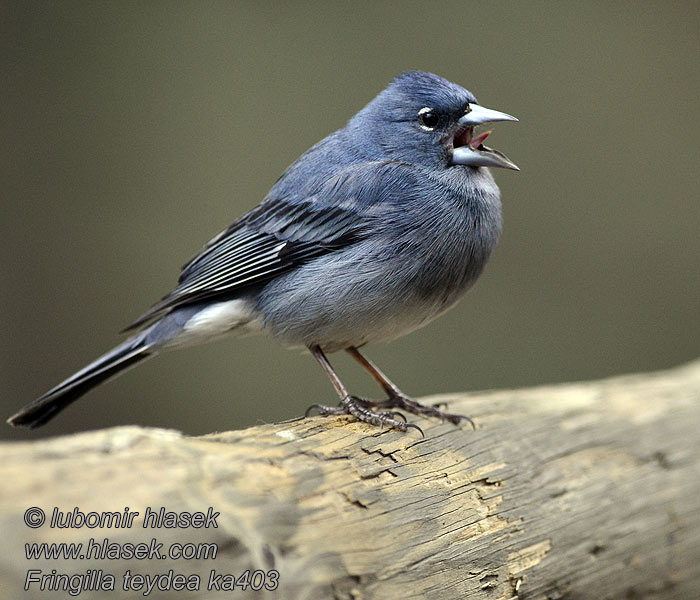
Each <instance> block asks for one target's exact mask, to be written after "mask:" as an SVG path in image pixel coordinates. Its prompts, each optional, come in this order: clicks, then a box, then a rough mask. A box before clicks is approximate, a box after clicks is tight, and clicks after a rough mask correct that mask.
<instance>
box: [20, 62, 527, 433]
mask: <svg viewBox="0 0 700 600" xmlns="http://www.w3.org/2000/svg"><path fill="white" fill-rule="evenodd" d="M498 121H517V119H516V118H515V117H513V116H511V115H509V114H506V113H503V112H500V111H497V110H493V109H489V108H486V107H484V106H482V105H480V104H479V103H478V102H477V99H476V98H475V96H474V95H473V94H472V93H471V92H469V91H468V90H466V89H465V88H463V87H461V86H459V85H457V84H455V83H452V82H451V81H448V80H447V79H444V78H443V77H440V76H438V75H435V74H433V73H428V72H425V71H407V72H404V73H402V74H400V75H398V76H397V77H395V78H394V79H393V80H392V81H391V82H390V83H389V85H388V86H387V87H386V88H385V89H384V90H383V91H381V92H380V93H379V94H378V95H377V96H376V97H375V98H374V99H373V100H371V101H370V102H369V103H368V104H367V105H366V106H365V107H364V108H362V109H361V110H360V111H359V112H358V113H356V114H355V115H354V116H353V117H351V118H350V120H349V121H348V122H347V124H346V125H345V126H344V127H343V128H341V129H339V130H338V131H335V132H334V133H331V134H330V135H328V136H327V137H326V138H324V139H323V140H321V141H320V142H318V143H317V144H316V145H314V146H312V147H311V148H310V149H309V150H308V151H306V152H305V153H304V154H302V155H301V156H300V157H299V158H298V159H297V160H296V161H295V162H294V163H292V165H291V166H290V167H288V169H287V170H286V171H285V172H284V173H283V174H282V175H281V177H280V178H279V179H278V180H277V182H276V183H275V184H274V185H273V186H272V188H271V189H270V191H269V192H268V194H267V195H266V197H265V198H264V199H263V200H262V202H261V203H260V204H259V205H257V206H256V207H255V208H253V209H252V210H250V211H249V212H247V213H246V214H244V215H243V216H241V217H240V218H239V219H237V220H236V221H235V222H234V223H233V224H231V225H230V226H229V227H227V228H226V229H224V230H223V231H222V232H221V233H219V234H218V235H216V236H215V237H214V238H213V239H211V240H210V241H209V242H208V243H207V244H206V245H205V246H204V247H203V248H202V250H201V251H200V252H199V253H198V254H197V255H196V256H194V258H192V259H191V260H190V261H188V262H187V263H186V264H185V265H184V266H183V267H182V270H181V273H180V276H179V279H178V283H177V285H176V286H175V287H174V289H173V290H172V291H171V292H170V293H168V294H167V295H166V296H165V297H163V298H162V299H161V300H160V301H159V302H157V303H156V304H154V305H153V306H152V307H151V308H150V309H149V310H148V311H147V312H146V313H145V314H143V315H142V316H141V317H139V318H138V319H136V320H135V321H134V322H133V323H132V324H131V325H129V326H128V327H127V328H126V329H125V330H124V332H131V337H129V338H128V339H127V340H126V341H124V342H123V343H121V344H119V345H118V346H116V347H115V348H113V349H112V350H110V351H109V352H107V353H106V354H104V355H103V356H101V357H99V358H98V359H96V360H95V361H93V362H92V363H90V364H88V365H87V366H86V367H84V368H83V369H81V370H80V371H78V372H77V373H75V374H73V375H72V376H70V377H69V378H68V379H66V380H65V381H63V382H62V383H59V384H58V385H57V386H55V387H54V388H52V389H51V390H49V391H48V392H46V393H45V394H44V395H43V396H41V397H40V398H38V399H37V400H35V401H34V402H32V403H31V404H28V405H27V406H26V407H24V408H22V409H21V410H20V411H19V412H17V413H16V414H15V415H13V416H11V417H10V418H9V419H8V423H10V424H11V425H14V426H24V427H29V428H34V427H38V426H40V425H43V424H45V423H46V422H48V421H49V420H50V419H52V418H54V417H55V416H56V415H57V414H58V413H59V412H60V411H61V410H63V409H64V408H66V407H67V406H68V405H69V404H71V403H72V402H74V401H75V400H77V399H78V398H79V397H81V396H82V395H83V394H85V393H86V392H87V391H89V390H90V389H92V388H93V387H95V386H97V385H98V384H100V383H102V382H104V381H106V380H107V379H110V378H111V377H113V376H114V375H116V374H117V373H119V372H121V371H124V370H125V369H127V368H129V367H132V366H134V365H136V364H137V363H141V362H143V361H144V360H146V359H147V358H150V357H153V356H155V355H157V354H159V353H160V352H164V351H167V350H170V349H175V348H181V347H186V346H192V345H196V344H200V343H203V342H207V341H210V340H212V339H216V338H220V337H221V336H224V335H228V334H250V333H260V332H262V333H267V334H269V335H271V336H272V337H273V338H275V339H276V340H278V341H279V342H281V343H282V344H283V345H285V346H287V347H291V348H294V347H306V348H308V350H309V351H310V353H311V354H312V355H313V356H314V358H315V359H316V360H317V361H318V363H319V364H320V366H321V367H322V369H323V370H324V371H325V373H326V375H327V376H328V378H329V379H330V381H331V383H332V385H333V387H334V389H335V392H336V393H337V395H338V397H339V403H338V404H337V405H326V404H314V405H312V406H311V407H309V408H310V409H317V410H318V412H319V414H320V415H321V416H325V417H328V416H331V415H341V414H342V415H351V416H352V417H354V418H355V419H356V420H359V421H362V422H365V423H368V424H370V425H374V426H381V427H387V428H392V429H396V430H399V431H403V432H405V431H407V430H408V429H409V428H415V429H418V430H419V431H420V432H421V434H423V431H422V429H421V428H420V427H419V426H417V425H415V424H413V423H407V420H406V417H405V415H404V414H403V412H409V413H412V414H416V415H422V416H423V417H437V418H441V419H443V420H447V421H450V422H452V423H455V424H459V423H460V422H461V420H462V419H467V420H470V419H468V418H467V417H464V416H461V415H455V414H451V413H448V412H445V411H443V410H441V409H440V408H439V407H438V406H424V405H422V404H420V403H418V402H417V401H415V400H413V399H412V398H411V397H409V396H407V395H406V394H404V393H403V392H402V391H401V390H400V389H399V388H398V387H397V386H396V385H395V384H394V383H393V382H392V381H391V380H389V378H388V377H387V376H386V375H385V374H384V373H383V372H382V371H380V369H379V368H378V367H377V366H376V365H375V364H374V363H373V362H372V361H370V360H369V359H368V358H366V357H365V355H364V354H362V353H360V348H363V347H364V346H366V345H368V344H372V343H377V342H384V341H390V340H392V339H395V338H397V337H399V336H402V335H404V334H407V333H409V332H411V331H413V330H416V329H418V328H419V327H423V326H424V325H426V324H427V323H429V322H430V321H432V320H433V319H435V318H436V317H438V316H440V315H441V314H443V313H444V312H445V311H447V310H448V309H450V308H451V307H453V306H454V305H455V304H456V303H457V301H458V300H459V299H460V298H461V297H462V296H463V295H464V294H465V292H466V291H467V290H468V289H469V288H470V287H471V286H472V285H473V283H474V282H475V281H476V279H477V278H478V277H479V275H480V274H481V272H482V270H483V268H484V266H485V264H486V262H487V260H488V259H489V256H490V254H491V252H492V250H493V249H494V247H495V246H496V244H497V242H498V240H499V237H500V234H501V229H502V225H501V223H502V221H501V201H500V192H499V189H498V187H497V185H496V183H495V181H494V178H493V175H492V174H491V172H490V168H491V167H493V168H505V169H511V170H519V169H518V167H517V166H516V165H515V164H514V163H513V162H512V161H511V160H510V159H508V158H507V157H506V156H505V155H504V154H502V153H501V152H498V151H497V150H494V149H492V148H489V147H487V146H485V145H484V141H485V140H486V138H487V137H488V136H489V134H490V133H491V131H484V132H482V133H477V132H476V131H475V128H476V127H478V126H480V125H484V124H487V123H493V122H498ZM339 351H346V352H347V353H349V354H350V356H352V357H353V358H354V359H355V360H357V361H358V362H359V364H360V365H361V366H362V367H363V368H364V369H366V370H367V371H368V373H369V374H370V375H371V376H372V378H373V379H374V380H375V381H376V382H377V383H378V384H379V386H380V387H381V388H382V389H383V390H384V392H385V393H386V394H387V398H386V399H385V400H380V401H372V400H368V399H365V398H360V397H358V396H353V395H351V394H350V393H349V392H348V390H347V388H346V387H345V385H344V384H343V383H342V381H341V380H340V378H339V377H338V375H337V374H336V372H335V370H334V369H333V367H332V365H331V363H330V362H329V360H328V357H327V355H328V354H331V353H334V352H339ZM394 409H397V410H394ZM401 411H403V412H401ZM308 414H309V411H307V416H308Z"/></svg>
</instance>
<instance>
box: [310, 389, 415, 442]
mask: <svg viewBox="0 0 700 600" xmlns="http://www.w3.org/2000/svg"><path fill="white" fill-rule="evenodd" d="M371 406H375V403H374V402H372V401H370V400H365V399H364V398H358V397H357V396H347V397H346V398H344V399H343V400H342V401H341V403H340V404H339V405H338V406H327V405H325V404H312V405H311V406H309V408H307V409H306V413H305V414H304V416H305V417H308V416H309V413H310V412H311V411H312V410H313V409H316V410H318V412H319V415H320V416H321V417H328V416H330V415H352V416H353V417H355V418H356V419H357V420H358V421H363V422H364V423H369V424H370V425H379V426H382V427H384V426H386V427H389V428H391V429H397V430H398V431H408V430H409V429H417V430H418V431H419V432H420V434H421V435H422V436H423V437H425V434H424V433H423V430H422V429H421V428H420V427H418V425H414V424H413V423H406V417H404V416H403V415H402V414H401V413H400V412H396V411H393V410H376V411H375V410H372V408H371Z"/></svg>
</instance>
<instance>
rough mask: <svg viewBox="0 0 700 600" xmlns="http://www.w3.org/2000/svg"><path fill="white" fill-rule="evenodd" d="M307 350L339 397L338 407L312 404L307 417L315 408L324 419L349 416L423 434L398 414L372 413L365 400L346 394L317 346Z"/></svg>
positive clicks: (341, 383)
mask: <svg viewBox="0 0 700 600" xmlns="http://www.w3.org/2000/svg"><path fill="white" fill-rule="evenodd" d="M309 350H310V351H311V354H313V355H314V358H315V359H316V360H317V361H318V363H319V364H320V365H321V367H322V368H323V370H324V371H325V372H326V375H328V378H329V379H330V380H331V383H332V384H333V387H334V388H335V391H336V393H337V394H338V396H340V404H339V405H338V406H326V405H324V404H312V405H311V406H310V407H309V408H308V409H307V411H306V414H307V416H308V413H309V411H310V410H311V409H313V408H316V409H318V411H319V413H320V414H321V416H322V417H326V416H328V415H338V414H349V415H352V416H353V417H355V418H356V419H358V420H359V421H364V422H365V423H370V424H371V425H386V426H387V427H391V428H392V429H398V430H399V431H407V430H408V429H409V428H413V429H417V430H418V431H420V432H421V435H422V434H423V430H422V429H421V428H420V427H418V426H417V425H414V424H413V423H406V420H405V418H404V417H403V415H401V414H400V413H396V412H393V411H390V410H384V411H374V410H372V409H371V408H370V406H369V402H368V401H367V400H363V399H362V398H357V397H355V396H351V395H350V394H348V391H347V389H345V386H344V385H343V382H342V381H340V377H338V375H337V374H336V372H335V371H334V369H333V367H332V366H331V363H330V362H329V361H328V359H327V358H326V355H325V354H324V353H323V351H322V350H321V348H319V347H318V346H309ZM397 415H398V416H400V417H401V418H402V419H403V421H400V420H398V419H396V418H394V417H396V416H397Z"/></svg>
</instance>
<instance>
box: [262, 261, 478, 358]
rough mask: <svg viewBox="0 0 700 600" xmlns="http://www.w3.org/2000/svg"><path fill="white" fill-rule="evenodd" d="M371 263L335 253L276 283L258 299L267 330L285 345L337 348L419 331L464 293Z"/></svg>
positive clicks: (267, 287) (387, 339)
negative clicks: (429, 285) (426, 284)
mask: <svg viewBox="0 0 700 600" xmlns="http://www.w3.org/2000/svg"><path fill="white" fill-rule="evenodd" d="M373 264H374V265H375V266H374V267H372V268H370V267H367V266H366V265H367V263H362V262H361V261H359V260H358V257H357V256H356V255H354V253H347V255H345V256H338V255H337V254H336V255H334V256H333V259H332V261H331V260H328V261H326V260H323V259H321V260H317V261H314V263H312V264H307V265H305V266H304V267H303V268H301V269H299V270H298V271H296V272H292V273H290V274H288V275H285V276H282V277H280V278H278V279H276V280H274V281H272V282H271V283H270V284H268V285H267V286H266V288H265V290H264V291H263V292H262V293H261V294H260V296H259V298H258V302H257V310H258V311H259V312H260V313H261V314H262V315H263V317H264V319H263V323H264V324H263V328H264V329H265V330H267V331H268V332H269V333H270V334H271V335H272V336H273V337H275V338H277V339H278V340H279V341H280V342H282V343H284V344H286V345H290V346H300V345H305V346H310V345H318V346H320V347H321V348H323V349H324V350H326V351H328V352H334V351H337V350H342V349H344V348H348V347H350V346H362V345H364V344H368V343H374V342H381V341H389V340H392V339H395V338H397V337H399V336H402V335H405V334H407V333H409V332H411V331H413V330H415V329H418V328H419V327H422V326H423V325H426V324H427V323H429V322H430V321H432V320H433V319H435V318H436V317H437V316H439V315H440V314H442V313H443V312H445V311H446V310H447V309H449V308H450V307H451V306H453V305H454V304H455V303H456V301H457V300H458V299H459V298H460V297H461V296H462V294H463V293H464V292H465V291H466V287H464V286H463V287H462V288H460V289H457V288H455V289H451V290H447V289H442V287H443V285H444V282H442V281H440V282H438V285H437V286H436V287H435V288H434V289H432V290H431V291H429V292H427V293H426V289H424V288H421V286H417V285H415V282H411V281H409V280H408V279H407V277H408V275H407V274H405V273H400V272H397V269H395V268H390V267H383V268H380V269H378V268H377V265H380V264H381V263H378V262H373Z"/></svg>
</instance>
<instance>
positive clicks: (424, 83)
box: [349, 71, 519, 170]
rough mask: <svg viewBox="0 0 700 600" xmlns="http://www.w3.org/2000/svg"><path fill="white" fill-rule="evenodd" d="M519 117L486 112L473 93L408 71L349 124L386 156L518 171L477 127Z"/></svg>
mask: <svg viewBox="0 0 700 600" xmlns="http://www.w3.org/2000/svg"><path fill="white" fill-rule="evenodd" d="M494 121H517V119H516V118H515V117H512V116H510V115H507V114H505V113H502V112H499V111H496V110H491V109H489V108H485V107H483V106H481V105H479V104H478V103H477V100H476V98H475V97H474V95H473V94H472V93H471V92H469V91H467V90H465V89H464V88H463V87H460V86H458V85H456V84H454V83H452V82H450V81H447V80H446V79H443V78H442V77H439V76H438V75H433V74H432V73H426V72H423V71H407V72H406V73H403V74H401V75H399V76H398V77H397V78H396V79H394V80H393V81H392V82H391V84H389V86H388V87H387V88H386V89H385V90H384V91H383V92H381V93H380V94H379V95H378V96H377V97H376V98H375V99H374V100H372V102H370V103H369V104H368V105H367V106H366V107H365V108H364V109H363V110H361V111H360V112H359V113H358V114H357V115H355V117H353V119H352V120H351V121H350V123H349V125H350V130H351V131H352V132H353V134H354V135H360V136H362V137H364V138H365V140H367V138H369V139H370V140H371V141H372V142H373V143H372V146H373V147H375V148H377V150H378V151H379V153H381V154H382V155H383V156H386V157H387V158H391V159H395V160H401V161H405V162H410V163H416V164H422V165H424V166H429V167H433V168H452V167H457V168H459V167H464V166H468V167H500V168H505V169H515V170H519V169H518V167H517V166H516V165H515V164H514V163H513V162H512V161H510V160H509V159H508V158H507V157H506V156H505V155H503V154H501V153H500V152H498V151H497V150H493V149H491V148H488V147H487V146H484V144H483V142H484V141H485V140H486V138H487V137H488V135H489V134H490V133H491V132H490V131H484V132H482V133H475V131H474V128H475V127H477V126H479V125H483V124H486V123H492V122H494Z"/></svg>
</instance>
